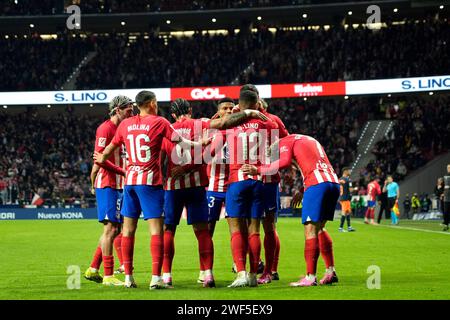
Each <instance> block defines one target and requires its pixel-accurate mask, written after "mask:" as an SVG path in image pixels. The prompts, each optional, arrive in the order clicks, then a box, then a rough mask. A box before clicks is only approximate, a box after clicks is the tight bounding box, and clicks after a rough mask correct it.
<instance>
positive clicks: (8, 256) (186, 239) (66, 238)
mask: <svg viewBox="0 0 450 320" xmlns="http://www.w3.org/2000/svg"><path fill="white" fill-rule="evenodd" d="M354 221H355V222H354V223H353V226H354V227H355V228H356V229H357V232H354V233H338V232H337V224H338V222H337V221H334V222H332V223H330V224H329V225H328V230H329V232H330V234H331V236H332V238H333V241H334V250H335V262H336V270H337V273H338V276H339V283H337V284H335V285H333V286H326V287H322V286H318V287H313V288H291V287H289V286H288V284H289V282H291V281H294V280H297V278H298V277H299V276H300V275H301V274H303V273H304V272H305V263H304V259H303V248H304V242H303V237H304V235H303V226H302V225H301V223H300V219H298V218H281V219H279V223H278V230H279V235H280V239H281V255H280V263H279V273H280V278H281V279H280V280H279V281H274V282H272V283H271V284H268V285H264V286H259V287H257V288H236V289H230V288H227V287H226V286H227V285H228V284H230V283H231V282H232V280H233V279H234V276H235V275H234V274H233V273H231V264H232V258H231V251H230V241H229V234H228V227H227V224H226V222H225V221H223V220H222V221H220V222H219V223H218V225H217V230H216V235H215V236H214V244H215V264H214V267H215V268H214V269H215V270H214V273H215V277H216V284H217V288H213V289H205V288H201V287H200V285H199V284H197V283H196V279H197V276H198V265H199V262H198V254H197V242H196V239H195V236H194V233H193V232H192V228H191V227H189V226H186V222H185V220H183V221H182V223H181V225H180V227H179V229H178V231H177V235H176V238H175V245H176V252H175V259H174V264H173V280H174V286H175V288H174V289H171V290H155V291H150V290H149V289H148V283H149V279H150V271H151V259H150V252H149V235H148V227H147V223H146V222H145V221H143V220H141V221H139V226H138V232H137V239H136V248H135V279H136V282H137V284H138V286H139V287H138V288H137V289H126V288H122V287H103V286H102V285H101V284H97V283H93V282H90V281H87V280H85V279H84V278H83V277H82V275H83V273H84V271H85V269H86V268H87V267H88V265H89V263H90V260H91V258H92V254H93V251H94V249H95V247H96V242H97V239H98V237H99V236H100V232H101V225H100V224H98V223H97V222H96V221H95V220H79V221H73V220H72V221H1V222H0V255H1V258H0V270H1V271H2V273H3V277H2V281H0V299H89V300H90V299H121V300H122V299H167V300H168V299H183V300H184V299H199V300H203V299H213V300H214V299H243V300H250V299H269V300H272V299H388V300H390V299H450V290H448V288H449V287H448V286H449V284H450V281H449V277H448V266H449V263H450V234H445V233H443V232H438V231H439V230H440V227H439V222H406V221H401V222H400V223H401V224H400V228H396V227H389V226H387V225H382V226H368V225H364V224H362V222H361V221H357V220H356V219H354ZM384 223H386V222H384ZM430 231H431V232H430ZM117 264H118V263H117V262H116V267H117ZM70 265H75V266H79V267H80V271H81V286H80V289H78V290H77V289H75V290H69V289H67V284H66V283H67V278H68V277H69V275H68V274H67V268H68V266H70ZM371 265H376V266H378V267H379V268H380V271H381V278H380V279H381V282H380V284H381V288H380V289H368V287H367V279H368V278H369V277H370V276H371V273H370V274H369V273H368V272H367V269H368V267H369V266H371ZM323 270H324V265H323V261H322V260H321V259H320V260H319V265H318V272H319V276H321V275H322V272H323ZM119 277H120V278H122V279H123V276H119Z"/></svg>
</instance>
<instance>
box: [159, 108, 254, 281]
mask: <svg viewBox="0 0 450 320" xmlns="http://www.w3.org/2000/svg"><path fill="white" fill-rule="evenodd" d="M171 113H172V117H173V118H174V119H175V120H176V122H175V123H174V124H173V127H174V129H175V130H176V131H177V132H178V133H179V134H180V135H181V136H183V137H184V138H186V139H189V140H193V141H196V140H198V139H200V138H201V137H202V136H203V134H204V132H205V130H208V129H224V128H227V127H230V126H233V125H236V124H238V123H242V122H243V121H245V120H246V119H247V118H248V117H257V118H259V114H260V113H259V112H241V113H240V114H235V115H232V116H230V117H223V118H222V119H215V120H209V119H192V108H191V107H190V105H189V102H188V101H186V100H184V99H176V100H174V101H173V102H172V103H171ZM164 149H165V152H166V154H167V155H168V158H169V161H168V168H167V181H166V182H165V190H166V192H165V199H164V214H165V217H164V225H165V226H164V229H165V232H164V263H163V279H164V282H165V283H166V284H167V285H169V286H172V262H173V258H174V254H175V250H174V248H175V245H174V236H175V232H176V228H177V225H178V224H179V222H180V218H181V214H182V211H183V208H184V207H186V211H187V222H188V224H189V225H192V226H193V229H194V232H195V235H196V237H197V240H198V249H199V255H200V270H201V271H204V274H203V275H204V279H203V286H204V287H213V286H215V282H214V277H213V275H212V266H213V260H214V247H213V242H212V236H211V234H210V232H209V228H208V220H209V219H208V204H207V201H206V190H205V187H206V186H207V185H208V182H209V181H208V176H207V172H206V169H207V167H206V164H204V162H203V150H202V149H201V148H200V149H197V150H196V149H195V148H191V149H189V150H183V149H181V148H179V147H178V146H176V145H174V144H173V143H170V142H165V143H164ZM176 167H185V168H187V167H189V168H190V169H187V170H186V171H184V172H182V174H179V175H175V176H173V175H172V172H173V170H174V169H175V168H176Z"/></svg>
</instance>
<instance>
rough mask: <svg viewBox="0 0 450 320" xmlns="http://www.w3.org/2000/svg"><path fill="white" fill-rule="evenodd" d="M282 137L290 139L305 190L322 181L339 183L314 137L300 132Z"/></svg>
mask: <svg viewBox="0 0 450 320" xmlns="http://www.w3.org/2000/svg"><path fill="white" fill-rule="evenodd" d="M284 139H287V140H288V141H292V143H291V147H292V150H293V153H294V158H295V160H296V161H297V164H298V166H299V168H300V170H301V173H302V176H303V184H304V187H305V190H306V189H307V188H308V187H310V186H313V185H316V184H319V183H322V182H332V183H339V181H338V178H337V176H336V174H335V172H334V169H333V166H332V165H331V163H330V160H329V159H328V156H327V154H326V153H325V150H324V149H323V147H322V145H321V144H320V143H319V142H318V141H317V140H316V139H314V138H313V137H310V136H306V135H301V134H295V135H289V136H287V137H286V138H284ZM280 152H281V150H280Z"/></svg>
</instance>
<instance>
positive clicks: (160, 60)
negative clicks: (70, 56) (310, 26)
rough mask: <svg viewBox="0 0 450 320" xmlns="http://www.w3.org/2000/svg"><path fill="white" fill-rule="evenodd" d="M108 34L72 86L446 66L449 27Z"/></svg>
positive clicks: (372, 73) (385, 72) (295, 78)
mask: <svg viewBox="0 0 450 320" xmlns="http://www.w3.org/2000/svg"><path fill="white" fill-rule="evenodd" d="M108 40H109V39H103V40H101V41H98V44H99V45H98V47H97V48H98V49H97V56H96V57H95V58H94V59H93V60H92V61H91V62H90V63H89V64H88V65H87V66H85V67H84V68H83V70H82V72H81V74H80V76H79V77H78V82H77V85H78V87H79V88H92V87H94V88H96V87H99V86H102V85H103V86H105V85H108V86H109V87H112V88H131V87H152V86H156V87H164V86H172V87H177V86H200V85H229V84H230V83H231V81H233V80H234V79H235V78H236V77H237V78H238V79H239V82H240V83H255V84H268V83H290V82H322V81H343V80H361V79H379V78H397V77H415V76H427V75H438V74H442V70H449V69H450V55H449V51H448V50H447V43H448V42H450V29H449V28H448V25H447V24H446V23H443V22H442V23H441V22H436V21H434V22H428V23H407V24H404V25H393V26H390V27H388V28H383V29H381V30H378V31H373V30H370V29H367V28H364V27H359V28H355V29H354V28H352V27H350V28H348V29H346V30H345V29H344V28H341V27H333V28H330V29H328V30H324V29H319V30H303V31H295V30H291V31H287V30H281V29H278V30H277V31H276V32H275V33H272V32H271V31H269V30H268V29H267V28H264V27H261V28H259V30H258V32H256V33H247V34H241V33H238V34H234V33H229V34H227V35H201V34H200V33H197V34H195V35H194V36H193V37H185V38H176V37H171V38H167V39H165V40H163V39H160V38H150V39H144V38H143V37H139V38H138V39H137V40H136V41H134V42H131V43H129V42H128V41H127V39H126V38H124V37H118V38H116V40H115V41H110V40H109V41H108ZM418 43H420V46H418V45H417V44H418ZM249 66H251V68H250V71H249V72H243V71H244V70H245V69H246V68H247V67H249ZM144 70H145V71H146V72H143V71H144ZM105 81H106V83H105Z"/></svg>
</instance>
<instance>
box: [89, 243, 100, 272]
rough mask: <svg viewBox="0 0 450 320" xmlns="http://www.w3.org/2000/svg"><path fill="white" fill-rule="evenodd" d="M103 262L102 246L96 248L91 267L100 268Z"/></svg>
mask: <svg viewBox="0 0 450 320" xmlns="http://www.w3.org/2000/svg"><path fill="white" fill-rule="evenodd" d="M101 264H102V248H101V247H100V246H98V247H97V249H95V253H94V258H93V259H92V262H91V268H94V269H97V270H98V269H100V265H101Z"/></svg>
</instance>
